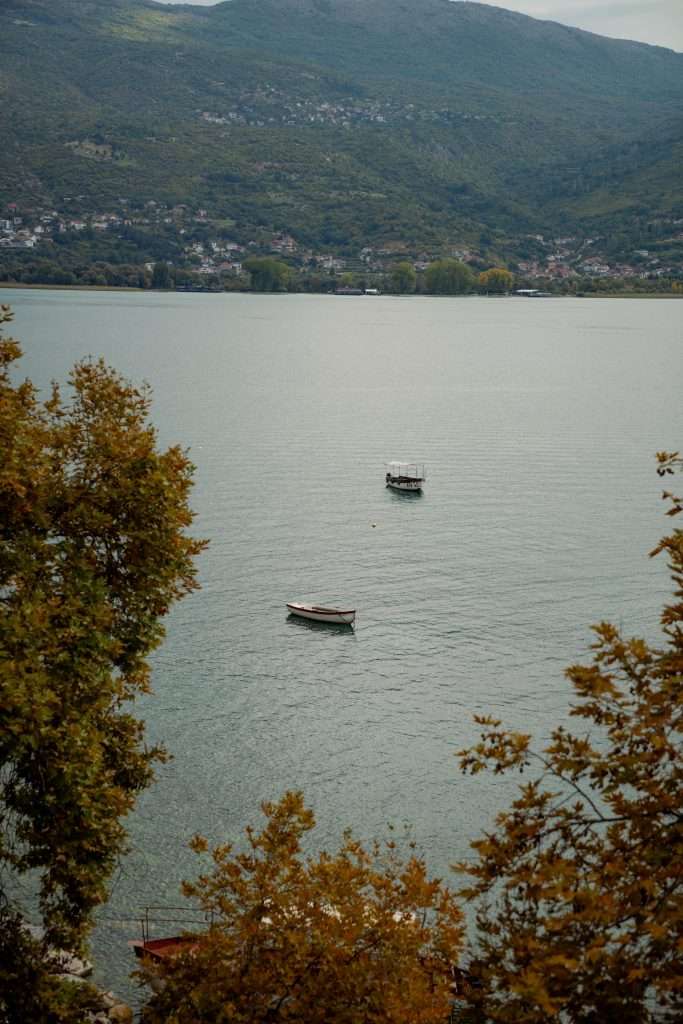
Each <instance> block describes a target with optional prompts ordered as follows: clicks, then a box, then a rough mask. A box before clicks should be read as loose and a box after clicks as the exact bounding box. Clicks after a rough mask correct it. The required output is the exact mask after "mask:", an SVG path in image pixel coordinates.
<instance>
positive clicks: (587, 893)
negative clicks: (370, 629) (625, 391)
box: [461, 453, 683, 1024]
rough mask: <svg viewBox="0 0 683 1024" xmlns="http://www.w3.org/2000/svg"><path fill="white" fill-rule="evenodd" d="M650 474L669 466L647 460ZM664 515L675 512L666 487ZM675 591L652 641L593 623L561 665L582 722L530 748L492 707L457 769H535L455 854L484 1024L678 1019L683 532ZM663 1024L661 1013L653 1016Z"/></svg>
mask: <svg viewBox="0 0 683 1024" xmlns="http://www.w3.org/2000/svg"><path fill="white" fill-rule="evenodd" d="M658 460H659V470H658V472H659V473H660V474H661V475H665V474H669V473H671V472H673V471H674V470H675V469H679V470H680V469H681V465H682V462H681V459H680V457H679V456H678V454H677V453H675V454H673V455H668V454H666V453H661V454H660V455H659V456H658ZM665 498H667V499H668V500H669V501H670V503H671V507H670V509H669V512H668V514H669V515H677V514H678V513H680V512H681V511H682V509H683V503H682V502H681V499H680V498H676V497H675V496H674V495H672V494H670V493H668V492H665ZM659 552H666V554H667V556H668V558H669V564H670V569H671V574H672V579H673V583H674V589H675V593H674V600H673V602H672V603H671V604H668V605H666V606H665V608H664V610H663V612H662V616H661V624H662V632H663V646H662V647H660V648H653V647H651V646H650V645H649V644H647V643H646V642H645V641H644V640H641V639H625V638H623V637H622V636H621V634H620V632H619V631H618V630H617V629H616V628H615V627H614V626H612V625H610V624H609V623H606V622H603V623H601V624H600V625H599V626H597V627H595V633H596V636H597V641H596V643H595V644H594V650H595V655H594V660H593V663H592V664H591V665H588V666H581V665H575V666H573V667H571V668H570V669H568V671H567V676H568V678H569V679H570V680H571V682H572V684H573V686H574V690H575V693H576V696H577V698H578V702H577V704H576V705H575V707H574V708H573V709H572V714H573V715H574V716H576V717H578V718H581V719H583V720H584V721H585V722H586V723H587V729H586V731H582V732H581V733H580V734H577V735H575V734H573V733H572V732H570V731H567V730H565V729H563V728H558V729H556V730H555V731H554V733H553V734H552V739H551V742H550V744H549V745H548V746H547V747H546V748H545V749H544V750H543V751H542V753H538V754H536V753H533V752H532V750H531V747H530V737H529V736H527V735H522V734H519V733H512V732H507V731H506V730H504V729H501V727H500V723H499V722H498V721H496V720H494V719H490V718H480V719H478V721H479V722H480V723H481V724H482V726H483V727H484V731H483V733H482V739H481V743H480V744H479V745H478V746H476V747H475V748H473V749H472V750H467V751H463V752H462V766H463V768H464V770H465V771H468V772H473V773H474V772H479V771H481V770H483V769H484V768H489V769H492V770H493V771H494V772H495V773H496V774H500V773H503V772H508V771H511V770H514V771H527V770H528V769H533V768H535V767H536V768H540V777H539V773H538V772H536V777H534V778H533V780H532V781H530V782H528V783H527V784H526V785H524V786H522V787H521V791H520V795H519V797H518V798H517V800H515V801H514V803H513V804H512V807H511V809H510V810H508V811H506V812H505V813H503V814H501V815H500V816H499V818H498V821H497V828H496V830H495V831H494V832H492V833H491V834H489V835H486V836H485V837H484V838H483V839H482V840H480V841H479V842H477V843H475V844H474V848H475V850H476V851H477V854H478V860H477V861H476V862H475V863H474V864H469V865H461V869H462V870H464V871H466V872H467V873H468V874H469V875H470V876H471V877H472V879H473V884H472V885H471V887H470V888H469V889H468V890H467V895H468V896H469V897H470V898H473V899H478V898H480V897H485V898H486V899H487V900H488V903H487V904H485V905H484V906H483V907H481V909H480V910H479V914H478V930H479V940H480V950H479V960H478V963H477V973H478V975H479V978H480V981H481V985H482V987H481V989H479V990H473V992H472V993H471V999H472V1001H473V1002H474V1003H475V1004H476V1005H477V1006H478V1008H479V1009H480V1011H482V1012H483V1014H484V1016H485V1017H486V1018H487V1019H488V1020H491V1021H509V1022H513V1021H514V1022H515V1024H541V1022H547V1021H551V1020H556V1021H557V1020H562V1021H569V1022H576V1024H579V1022H580V1024H609V1022H619V1024H629V1022H632V1024H636V1022H637V1024H644V1022H648V1021H652V1020H654V1019H655V1015H656V1013H657V1011H662V1010H663V1011H665V1012H666V1011H668V1012H669V1013H670V1014H671V1016H670V1017H666V1018H664V1019H670V1020H681V1019H682V1016H683V898H682V897H683V750H682V744H681V740H682V734H683V532H682V531H680V530H675V531H674V532H673V533H672V534H671V535H670V536H668V537H665V538H664V539H663V540H662V541H661V543H660V544H659V545H658V547H657V548H656V549H655V551H653V552H652V554H653V555H654V554H657V553H659ZM658 1019H660V1018H658Z"/></svg>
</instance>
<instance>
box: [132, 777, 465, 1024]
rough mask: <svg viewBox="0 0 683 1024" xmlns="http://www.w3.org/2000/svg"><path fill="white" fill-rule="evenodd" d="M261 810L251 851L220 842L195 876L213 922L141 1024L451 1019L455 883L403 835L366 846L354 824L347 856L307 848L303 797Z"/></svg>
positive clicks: (198, 898) (171, 966)
mask: <svg viewBox="0 0 683 1024" xmlns="http://www.w3.org/2000/svg"><path fill="white" fill-rule="evenodd" d="M262 809H263V812H264V814H265V815H266V818H267V821H266V824H265V826H264V827H263V829H262V830H261V831H260V832H257V831H256V830H254V829H253V828H248V829H247V835H246V844H245V847H244V848H243V849H242V850H241V851H238V850H235V849H233V847H232V846H231V845H227V846H220V847H218V848H216V849H214V850H213V851H212V854H211V866H210V869H209V870H207V871H206V872H205V873H202V874H200V875H199V877H198V879H197V881H196V882H192V883H187V884H186V885H185V887H184V888H185V894H186V896H188V897H189V898H190V899H191V900H192V901H193V904H194V905H196V906H199V907H201V908H202V909H203V910H204V911H205V912H206V913H207V915H209V916H210V917H211V918H212V921H213V923H212V924H211V925H210V927H209V928H208V929H207V930H206V931H204V932H202V933H201V934H198V935H197V936H196V941H195V942H194V943H193V945H192V946H191V947H190V948H189V949H188V950H187V951H186V952H184V953H183V954H182V955H180V956H179V957H177V958H175V959H174V960H172V961H171V962H167V963H165V964H162V965H159V967H158V968H154V971H155V972H156V973H157V979H156V980H158V974H159V973H160V974H161V978H162V980H163V988H162V989H161V991H160V992H158V994H156V995H155V996H153V998H152V999H151V1001H150V1002H149V1004H148V1006H147V1008H146V1010H145V1012H144V1013H143V1020H144V1021H145V1024H162V1022H163V1024H171V1022H174V1024H175V1022H177V1024H180V1022H181V1021H182V1022H183V1024H199V1022H204V1021H206V1022H212V1024H213V1022H219V1021H226V1022H227V1021H230V1022H231V1024H241V1022H250V1024H256V1022H288V1021H291V1022H294V1021H296V1022H299V1024H300V1022H302V1021H306V1024H361V1022H363V1024H365V1022H367V1024H370V1022H377V1024H379V1022H387V1024H390V1022H396V1024H431V1022H434V1024H437V1022H438V1024H444V1022H445V1021H446V1020H447V1018H448V1014H449V1009H450V1003H451V983H452V966H453V964H454V963H456V962H457V959H458V954H459V951H460V946H461V939H462V926H461V914H460V911H459V910H458V909H457V907H456V905H455V903H454V900H453V896H452V895H451V893H450V892H449V890H448V889H447V888H445V887H444V886H443V885H442V884H441V882H440V881H439V880H430V879H428V878H427V875H426V870H425V865H424V863H423V861H422V860H421V859H420V858H419V857H417V856H416V855H415V853H414V851H412V852H411V855H410V856H409V858H408V859H402V858H401V857H400V856H399V854H398V852H397V849H396V846H395V844H394V843H393V842H389V843H387V844H385V845H384V846H380V845H379V844H374V845H373V846H372V847H370V848H369V849H367V848H366V847H364V846H363V845H362V844H361V843H360V842H359V841H358V840H356V839H354V838H353V836H352V835H351V834H350V833H348V832H347V833H345V834H344V837H343V841H342V844H341V846H340V848H339V850H338V852H336V853H334V854H328V853H321V854H319V855H318V856H306V855H305V854H304V852H303V850H302V841H303V840H304V839H305V837H306V834H307V833H308V832H310V830H311V829H312V828H313V827H314V825H315V821H314V817H313V814H312V812H311V811H310V810H308V809H307V808H306V807H305V806H304V802H303V797H302V794H301V793H297V792H289V793H286V794H285V796H284V797H283V798H282V799H281V800H280V801H279V802H278V803H266V804H263V806H262ZM194 848H195V850H196V851H197V853H199V854H200V855H202V854H205V853H206V850H207V844H206V841H205V840H203V839H199V838H198V839H196V840H195V842H194Z"/></svg>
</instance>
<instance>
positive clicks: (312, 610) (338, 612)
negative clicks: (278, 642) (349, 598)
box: [287, 601, 356, 626]
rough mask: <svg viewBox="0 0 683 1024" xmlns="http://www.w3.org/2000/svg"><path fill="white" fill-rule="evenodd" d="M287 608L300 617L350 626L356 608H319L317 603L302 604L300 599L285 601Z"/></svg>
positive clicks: (354, 616)
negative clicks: (343, 609)
mask: <svg viewBox="0 0 683 1024" xmlns="http://www.w3.org/2000/svg"><path fill="white" fill-rule="evenodd" d="M287 610H288V611H289V612H291V614H292V615H299V616H300V617H301V618H302V619H312V620H313V621H314V622H332V623H334V624H335V625H337V626H352V625H353V623H354V620H355V618H356V609H355V608H351V609H350V610H349V611H342V609H341V608H320V607H318V605H317V604H302V603H301V602H300V601H291V602H288V603H287Z"/></svg>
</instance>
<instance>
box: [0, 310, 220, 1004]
mask: <svg viewBox="0 0 683 1024" xmlns="http://www.w3.org/2000/svg"><path fill="white" fill-rule="evenodd" d="M10 319H11V315H10V312H9V309H8V307H6V306H3V307H1V308H0V324H2V323H6V322H7V321H8V320H10ZM20 355H21V350H20V348H19V345H18V344H17V343H16V342H15V341H13V340H12V339H11V338H1V337H0V916H1V918H2V920H1V921H0V927H1V928H2V930H3V934H4V947H3V948H4V951H5V955H6V959H5V960H4V962H3V970H2V973H0V1019H2V1017H3V1012H2V1011H3V1010H4V1011H5V1019H6V1020H13V1019H15V1018H13V1017H12V1015H11V1012H10V1010H8V1009H7V1007H8V1005H9V1004H8V1002H7V999H4V1000H3V997H4V996H8V994H9V993H11V992H12V990H14V991H15V994H16V990H17V984H18V982H17V978H19V977H21V976H22V971H24V967H25V965H22V962H21V961H22V959H23V954H22V952H21V950H22V946H23V945H25V943H22V941H20V938H19V931H20V928H21V925H22V919H23V914H24V913H25V909H26V908H22V907H18V906H17V904H16V901H15V900H13V899H12V897H11V896H10V893H14V892H16V891H17V889H16V880H17V877H19V876H22V875H24V874H27V873H29V872H30V874H31V879H32V880H34V881H36V883H37V886H38V907H37V909H39V911H40V914H41V915H42V919H43V923H44V925H45V928H46V939H47V941H49V942H52V943H53V944H54V945H57V946H61V947H64V948H68V949H72V950H78V949H80V947H81V945H82V942H83V939H84V937H85V935H86V933H87V930H88V925H89V920H90V915H91V912H92V910H93V909H94V908H95V907H96V906H97V905H98V904H99V903H101V902H102V901H103V900H104V899H105V898H106V885H107V879H108V877H109V874H110V872H111V870H112V868H113V867H114V865H115V864H116V862H117V859H118V858H119V856H120V855H121V853H122V851H123V850H124V848H125V831H124V828H123V824H122V818H123V817H124V816H125V815H126V813H127V812H128V811H129V810H130V809H131V808H132V806H133V804H134V801H135V797H136V794H137V793H138V792H139V791H140V790H141V789H143V788H144V787H145V786H147V785H148V784H149V782H150V780H151V778H152V767H153V764H154V762H155V760H158V759H159V758H161V757H162V756H163V755H162V752H161V751H160V750H159V749H151V750H150V749H147V748H146V746H145V745H144V727H143V724H142V723H141V722H140V721H138V720H137V719H136V718H135V717H134V716H133V715H132V714H131V713H130V710H129V708H130V702H131V701H132V700H133V699H134V698H135V697H136V696H137V695H138V694H140V693H144V692H147V691H148V690H149V677H150V669H149V664H148V661H147V659H148V656H149V654H150V653H151V652H152V651H153V650H154V648H155V647H157V646H158V644H159V643H160V641H161V639H162V637H163V628H162V625H161V621H160V620H161V618H162V617H163V616H164V615H165V614H166V613H167V611H168V609H169V607H170V605H171V604H172V603H173V602H174V601H176V600H178V599H179V598H180V597H182V596H183V595H184V594H187V593H188V592H189V591H191V590H192V589H193V588H194V587H195V585H196V584H195V573H194V565H193V560H194V556H195V555H196V554H197V553H198V552H199V551H200V549H201V548H202V546H203V545H202V544H201V542H198V541H195V540H192V539H191V538H189V537H187V536H186V533H185V530H186V528H187V527H188V526H189V525H190V522H191V520H192V514H191V512H190V510H189V508H188V504H187V498H188V492H189V489H190V486H191V476H192V466H191V464H190V462H189V461H188V459H187V457H186V455H185V453H184V452H183V451H182V450H181V449H180V448H176V447H174V448H170V449H168V450H167V451H165V452H159V451H158V450H157V447H156V435H155V431H154V429H153V428H152V427H151V426H150V425H149V423H148V422H147V415H148V410H149V401H150V400H149V394H148V393H147V391H145V390H138V389H136V388H134V387H132V386H131V385H130V384H128V383H127V382H126V381H124V380H123V379H122V378H121V377H119V376H118V375H117V374H116V373H115V372H114V371H113V370H111V369H108V368H107V367H106V366H105V365H104V363H102V362H91V361H85V362H82V363H79V364H78V365H77V366H76V367H75V369H74V371H73V373H72V375H71V377H70V381H69V383H70V385H71V389H70V397H69V398H68V399H65V398H63V397H62V395H61V393H60V391H59V389H58V387H57V386H54V387H53V390H52V394H51V396H50V398H49V400H48V401H47V402H45V403H41V402H40V401H39V400H38V396H37V393H36V390H35V388H34V387H33V385H32V384H31V383H30V382H29V381H25V382H23V383H20V384H14V383H13V382H12V378H11V372H12V369H13V364H14V363H15V361H16V360H17V359H18V358H19V357H20ZM12 950H14V951H15V952H16V962H15V963H12V962H11V953H12ZM7 958H9V959H7ZM13 978H14V982H13V981H12V979H13ZM19 991H20V989H19ZM17 1019H23V1018H17ZM33 1019H38V1017H36V1016H34V1017H33ZM46 1019H47V1017H46Z"/></svg>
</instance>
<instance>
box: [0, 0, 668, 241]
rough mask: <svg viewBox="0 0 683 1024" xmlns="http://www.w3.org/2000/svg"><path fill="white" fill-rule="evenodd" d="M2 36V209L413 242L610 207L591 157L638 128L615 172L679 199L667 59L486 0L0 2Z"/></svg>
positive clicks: (614, 210)
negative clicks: (629, 161)
mask: <svg viewBox="0 0 683 1024" xmlns="http://www.w3.org/2000/svg"><path fill="white" fill-rule="evenodd" d="M2 51H3V60H2V64H1V65H0V137H2V138H3V139H4V140H6V144H5V145H3V146H2V147H0V203H2V202H3V200H4V201H5V202H6V201H9V200H14V201H19V202H22V203H32V204H37V205H46V206H47V205H52V206H55V207H57V208H60V203H63V202H64V197H65V196H69V197H72V199H73V197H80V198H79V199H78V202H79V204H80V207H79V208H81V209H84V210H88V209H91V210H95V209H103V208H105V207H106V206H107V205H108V204H115V203H116V201H117V199H118V198H119V197H127V198H128V199H129V200H131V201H133V202H135V203H140V204H142V203H145V202H148V201H151V200H155V201H157V202H164V203H168V204H171V205H173V204H178V203H185V204H190V205H192V206H193V207H196V206H201V207H206V208H208V209H209V210H210V212H211V214H212V215H213V216H215V217H218V218H223V219H224V220H228V221H232V222H235V223H236V224H237V225H239V226H241V227H242V228H243V230H244V231H252V230H256V229H258V228H259V227H262V228H264V229H279V230H287V231H290V232H291V233H293V234H295V235H296V236H297V238H299V239H300V240H301V241H303V242H307V243H309V244H317V245H334V246H337V247H339V246H341V247H344V246H348V247H354V246H357V245H358V244H361V243H364V242H370V243H376V242H381V241H383V240H384V241H386V240H388V239H404V240H406V241H408V242H411V243H414V244H422V245H425V246H428V245H436V244H439V243H443V242H445V241H449V240H450V241H453V240H456V239H465V240H467V239H476V238H477V237H478V235H479V233H480V232H481V231H482V230H485V231H488V230H494V231H498V232H499V233H500V234H501V237H502V236H503V235H505V234H507V233H510V232H515V231H517V232H521V231H525V230H532V229H534V228H538V227H539V226H540V227H543V226H544V225H545V226H550V227H552V226H553V225H555V224H558V223H565V222H566V221H567V218H568V217H569V218H570V219H571V218H573V219H575V220H578V221H581V220H582V219H586V218H587V219H588V220H590V219H591V218H595V217H596V216H597V217H599V216H600V215H601V214H602V213H604V214H609V215H610V216H611V215H612V214H614V215H615V216H617V217H618V211H619V209H620V206H619V202H618V201H615V198H614V195H613V192H614V187H615V185H616V183H617V179H619V181H621V180H622V179H620V178H619V175H618V174H617V176H616V177H615V176H614V175H612V177H611V178H610V179H609V180H608V181H606V182H602V181H600V180H598V178H599V173H600V172H599V168H600V167H601V166H602V162H603V153H605V154H608V155H609V154H612V155H611V156H610V157H609V159H612V160H613V161H614V159H615V157H614V154H615V152H616V149H618V148H619V147H624V146H632V147H633V146H636V147H637V146H638V145H639V144H640V140H641V139H643V138H645V137H647V138H648V140H649V142H648V143H647V145H648V146H649V147H651V148H652V147H654V149H655V150H657V147H659V150H661V153H660V157H661V159H659V162H658V163H657V168H658V169H657V171H656V173H655V172H654V170H653V169H652V167H650V170H649V171H647V170H645V169H643V172H642V174H640V173H638V174H632V173H631V175H630V178H629V180H628V182H627V181H626V177H628V174H629V173H630V172H628V169H627V168H625V167H624V168H622V170H623V171H624V174H622V178H623V188H624V189H626V190H627V191H628V190H629V189H632V190H633V192H634V194H636V195H638V197H639V199H642V196H641V195H640V193H641V191H643V190H644V191H645V192H646V193H647V194H648V195H649V194H650V193H653V194H656V195H658V196H662V197H664V196H666V197H668V198H667V199H666V202H667V203H668V204H669V206H671V207H673V206H675V203H676V201H677V197H678V196H679V195H680V182H679V180H678V177H679V176H678V171H677V165H676V162H675V161H674V160H669V159H668V158H667V155H666V147H667V145H668V140H669V138H670V137H671V123H672V120H673V119H674V118H675V117H676V116H677V115H678V111H679V110H680V109H681V105H682V103H683V55H680V54H676V53H674V52H672V51H670V50H666V49H663V48H658V47H651V46H646V45H644V44H638V43H630V42H622V41H615V40H608V39H603V38H601V37H599V36H595V35H592V34H590V33H586V32H581V31H579V30H576V29H570V28H566V27H564V26H561V25H557V24H554V23H551V22H543V21H537V20H534V19H532V18H528V17H525V16H523V15H518V14H513V13H511V12H508V11H504V10H502V9H500V8H497V7H495V8H494V7H488V6H486V5H483V4H475V3H467V2H459V3H451V2H448V0H412V2H409V0H230V2H227V3H222V4H219V5H218V6H216V7H192V6H189V5H188V6H180V7H179V6H163V5H159V4H155V3H152V2H150V0H4V4H3V40H2ZM678 166H680V164H679V165H678ZM577 181H578V182H580V184H579V185H577V184H576V182H577ZM629 194H630V193H629ZM658 202H659V200H657V203H658ZM655 205H656V203H655ZM622 208H623V209H624V210H625V211H627V210H628V209H630V204H629V203H628V202H627V203H626V204H625V205H624V206H623V207H622Z"/></svg>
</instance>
